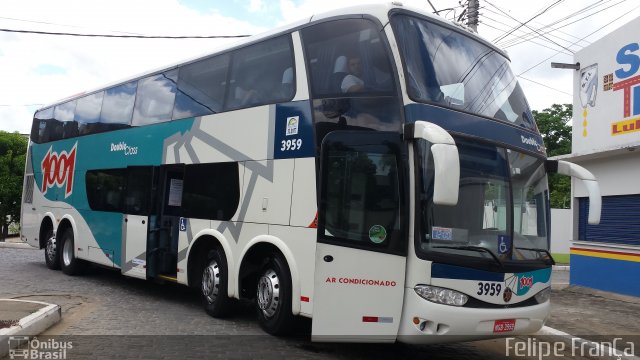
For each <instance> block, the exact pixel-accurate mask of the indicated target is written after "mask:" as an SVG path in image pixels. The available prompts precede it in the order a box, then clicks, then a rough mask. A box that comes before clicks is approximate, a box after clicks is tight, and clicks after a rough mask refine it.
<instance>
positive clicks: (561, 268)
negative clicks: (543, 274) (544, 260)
mask: <svg viewBox="0 0 640 360" xmlns="http://www.w3.org/2000/svg"><path fill="white" fill-rule="evenodd" d="M552 269H553V271H570V270H571V266H570V265H553V267H552Z"/></svg>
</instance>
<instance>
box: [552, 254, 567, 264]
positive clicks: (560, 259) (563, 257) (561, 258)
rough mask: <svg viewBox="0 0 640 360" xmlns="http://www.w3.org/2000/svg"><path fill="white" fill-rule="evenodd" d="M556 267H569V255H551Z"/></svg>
mask: <svg viewBox="0 0 640 360" xmlns="http://www.w3.org/2000/svg"><path fill="white" fill-rule="evenodd" d="M551 256H553V259H554V260H555V261H556V264H557V265H569V254H556V253H553V254H551Z"/></svg>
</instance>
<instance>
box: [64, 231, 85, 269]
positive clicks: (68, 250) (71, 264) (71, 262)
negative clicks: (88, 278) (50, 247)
mask: <svg viewBox="0 0 640 360" xmlns="http://www.w3.org/2000/svg"><path fill="white" fill-rule="evenodd" d="M59 244H60V246H59V247H58V249H59V250H58V253H59V255H60V256H59V261H60V266H61V267H62V272H63V273H65V274H67V275H71V276H74V275H80V274H81V273H82V272H83V271H84V267H85V264H84V262H83V261H82V260H80V259H78V258H77V257H76V255H75V242H74V239H73V230H72V229H71V228H68V229H66V230H65V231H64V233H63V234H62V237H61V238H60V242H59Z"/></svg>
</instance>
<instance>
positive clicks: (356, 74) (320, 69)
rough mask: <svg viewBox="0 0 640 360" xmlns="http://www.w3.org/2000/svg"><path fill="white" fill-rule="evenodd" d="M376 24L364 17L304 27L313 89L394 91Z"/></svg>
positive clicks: (320, 91) (323, 93)
mask: <svg viewBox="0 0 640 360" xmlns="http://www.w3.org/2000/svg"><path fill="white" fill-rule="evenodd" d="M380 34H381V32H380V30H379V29H378V28H377V26H376V25H375V24H374V23H373V22H371V21H369V20H364V19H349V20H336V21H330V22H326V23H322V24H318V25H315V26H311V27H308V28H306V29H304V30H303V32H302V36H303V40H304V45H305V48H306V52H307V67H308V68H309V70H310V75H311V79H310V81H311V90H312V93H313V94H314V95H315V96H316V97H318V96H320V97H327V96H330V95H340V94H344V93H350V94H363V93H391V92H392V91H393V89H394V80H393V76H392V74H393V73H392V71H391V65H390V62H389V56H388V54H387V50H386V49H387V47H386V46H385V45H384V41H383V38H381V37H380Z"/></svg>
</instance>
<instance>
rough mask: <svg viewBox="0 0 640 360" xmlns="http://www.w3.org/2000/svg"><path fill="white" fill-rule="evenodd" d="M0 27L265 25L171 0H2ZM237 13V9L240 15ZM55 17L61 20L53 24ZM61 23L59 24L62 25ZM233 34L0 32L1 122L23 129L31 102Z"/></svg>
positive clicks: (193, 29) (181, 55) (228, 29)
mask: <svg viewBox="0 0 640 360" xmlns="http://www.w3.org/2000/svg"><path fill="white" fill-rule="evenodd" d="M0 13H2V15H3V17H6V18H16V19H26V20H34V21H38V22H47V23H49V24H41V23H34V22H24V21H22V22H18V21H10V20H6V19H5V20H0V24H1V25H2V26H1V27H6V28H12V29H30V30H39V31H51V32H75V33H98V34H104V33H108V34H144V35H227V34H228V35H233V34H256V33H260V32H263V31H265V30H266V28H264V27H260V26H256V25H254V24H252V23H250V22H249V21H245V20H243V19H240V18H234V17H229V16H222V15H220V14H219V13H217V12H215V11H208V12H204V13H201V12H198V11H197V10H195V9H191V8H188V7H186V6H183V5H181V4H180V3H179V2H178V1H177V0H156V1H154V2H153V6H149V3H148V2H145V1H131V0H111V1H102V0H98V1H90V2H87V1H77V0H59V1H56V4H53V3H51V2H49V1H36V0H24V1H15V0H6V1H2V2H0ZM239 15H241V14H239ZM52 24H59V25H52ZM62 25H65V26H62ZM233 41H237V40H233V39H226V40H224V39H184V40H167V39H164V40H163V39H154V40H150V39H107V38H80V37H68V36H45V35H28V34H14V33H0V48H2V53H3V55H4V56H0V69H3V70H2V80H3V86H2V87H0V99H1V100H0V105H12V106H3V107H0V113H1V114H2V116H1V117H0V129H2V130H6V131H16V130H17V131H20V132H22V133H25V132H28V131H29V129H30V127H31V119H32V117H33V109H31V108H29V107H27V106H22V105H24V104H32V103H41V104H47V103H51V102H54V101H57V100H58V99H62V98H66V97H68V96H71V95H74V94H78V93H82V92H87V91H91V90H93V89H96V88H98V87H102V86H104V85H106V84H110V83H114V82H117V81H120V80H123V79H125V78H128V77H132V76H135V75H137V74H140V73H143V72H147V71H150V70H153V69H157V68H161V67H165V66H167V65H169V64H172V63H177V62H179V61H182V60H184V59H189V58H193V57H196V56H200V55H203V54H206V53H210V52H212V51H215V50H216V49H218V48H220V47H221V46H223V45H224V44H226V43H230V42H233Z"/></svg>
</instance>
